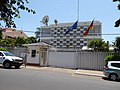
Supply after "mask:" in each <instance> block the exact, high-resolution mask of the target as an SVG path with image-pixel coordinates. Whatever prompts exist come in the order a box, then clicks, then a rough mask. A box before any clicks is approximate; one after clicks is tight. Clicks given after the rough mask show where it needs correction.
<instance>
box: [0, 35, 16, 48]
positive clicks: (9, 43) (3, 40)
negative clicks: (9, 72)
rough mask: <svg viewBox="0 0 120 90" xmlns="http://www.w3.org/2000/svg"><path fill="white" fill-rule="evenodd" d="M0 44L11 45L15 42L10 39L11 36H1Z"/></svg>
mask: <svg viewBox="0 0 120 90" xmlns="http://www.w3.org/2000/svg"><path fill="white" fill-rule="evenodd" d="M0 44H1V45H2V46H4V47H11V46H14V44H15V40H14V39H12V38H8V37H6V38H3V39H2V40H1V41H0Z"/></svg>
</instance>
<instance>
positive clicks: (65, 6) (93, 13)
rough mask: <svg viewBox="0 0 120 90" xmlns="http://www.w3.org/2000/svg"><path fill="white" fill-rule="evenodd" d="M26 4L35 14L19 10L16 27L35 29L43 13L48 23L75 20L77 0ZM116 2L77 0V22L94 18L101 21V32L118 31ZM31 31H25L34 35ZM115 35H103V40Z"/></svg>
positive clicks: (27, 29)
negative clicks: (115, 23) (116, 26)
mask: <svg viewBox="0 0 120 90" xmlns="http://www.w3.org/2000/svg"><path fill="white" fill-rule="evenodd" d="M29 2H30V3H29V4H27V6H28V7H29V8H32V9H34V10H36V14H35V15H33V14H30V13H27V12H25V11H21V18H20V19H15V22H16V24H17V29H22V30H23V31H33V32H34V31H36V28H37V27H39V26H41V25H42V24H41V23H40V21H41V20H42V18H43V17H44V16H45V15H48V16H49V24H53V23H54V19H57V20H58V23H65V22H75V21H76V20H77V2H78V0H29ZM117 4H118V3H114V2H112V0H79V22H81V21H92V20H93V19H94V18H95V20H97V21H100V22H101V23H102V34H111V33H113V34H116V33H120V28H115V27H114V22H115V21H116V20H117V19H118V18H120V15H119V14H120V11H119V10H117ZM33 32H30V33H28V32H26V34H27V35H28V36H34V35H35V34H34V33H33ZM115 37H117V36H116V35H103V36H102V38H103V39H104V40H105V41H107V40H108V41H110V42H112V41H113V40H115Z"/></svg>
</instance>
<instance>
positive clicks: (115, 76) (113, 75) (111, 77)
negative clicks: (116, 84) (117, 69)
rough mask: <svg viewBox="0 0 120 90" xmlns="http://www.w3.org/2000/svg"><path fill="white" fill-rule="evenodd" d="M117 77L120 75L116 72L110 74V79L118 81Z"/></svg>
mask: <svg viewBox="0 0 120 90" xmlns="http://www.w3.org/2000/svg"><path fill="white" fill-rule="evenodd" d="M117 78H118V76H117V74H115V73H113V74H110V76H109V79H110V80H113V81H116V80H117Z"/></svg>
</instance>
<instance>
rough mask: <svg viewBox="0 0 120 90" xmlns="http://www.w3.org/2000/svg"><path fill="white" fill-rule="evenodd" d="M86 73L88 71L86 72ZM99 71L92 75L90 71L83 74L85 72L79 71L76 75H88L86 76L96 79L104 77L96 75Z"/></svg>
mask: <svg viewBox="0 0 120 90" xmlns="http://www.w3.org/2000/svg"><path fill="white" fill-rule="evenodd" d="M85 71H87V70H85ZM96 72H97V71H95V72H94V73H91V72H90V71H88V72H83V71H80V70H77V71H76V72H75V74H76V75H86V76H95V77H104V75H103V74H101V73H100V74H97V73H98V72H97V73H96Z"/></svg>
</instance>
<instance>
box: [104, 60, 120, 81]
mask: <svg viewBox="0 0 120 90" xmlns="http://www.w3.org/2000/svg"><path fill="white" fill-rule="evenodd" d="M103 72H104V75H105V76H106V77H107V78H109V79H110V80H117V79H120V61H108V62H107V63H106V64H105V66H104V70H103Z"/></svg>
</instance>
